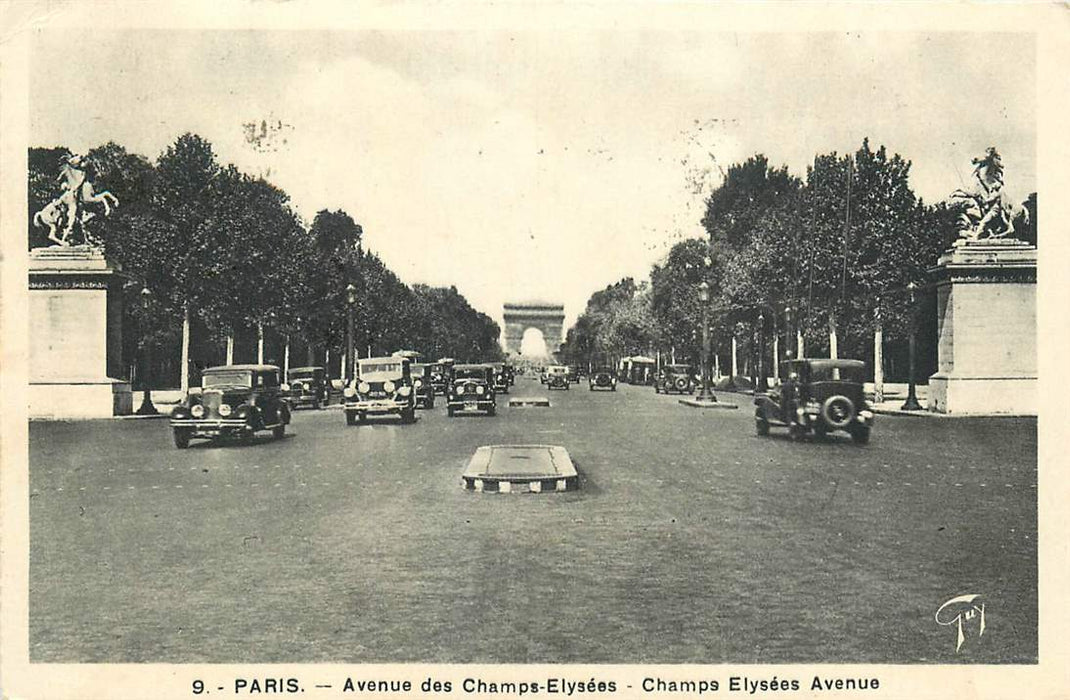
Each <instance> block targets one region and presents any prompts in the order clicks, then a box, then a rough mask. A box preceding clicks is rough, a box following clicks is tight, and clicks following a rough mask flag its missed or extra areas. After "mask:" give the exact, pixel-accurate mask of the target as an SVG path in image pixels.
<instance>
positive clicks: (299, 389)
mask: <svg viewBox="0 0 1070 700" xmlns="http://www.w3.org/2000/svg"><path fill="white" fill-rule="evenodd" d="M282 393H283V395H284V396H285V397H286V399H287V400H288V401H289V402H290V405H291V406H294V407H298V406H306V405H307V406H311V407H312V408H319V407H320V406H321V405H326V404H327V403H328V402H329V400H330V394H329V393H328V388H327V379H326V372H325V371H324V369H323V368H322V367H291V368H290V371H289V372H288V373H287V377H286V383H285V384H283V385H282Z"/></svg>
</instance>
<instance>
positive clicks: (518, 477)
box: [461, 445, 579, 493]
mask: <svg viewBox="0 0 1070 700" xmlns="http://www.w3.org/2000/svg"><path fill="white" fill-rule="evenodd" d="M461 485H462V486H463V487H464V488H465V489H467V490H469V491H476V492H479V493H547V492H558V491H573V490H575V489H577V488H578V487H579V475H578V474H577V473H576V467H575V466H574V465H573V464H572V459H571V458H570V457H569V456H568V451H567V450H566V449H565V448H564V447H561V446H560V445H484V446H483V447H480V448H479V449H477V450H476V452H475V454H473V455H472V459H471V460H469V462H468V467H467V468H466V469H465V470H464V474H462V475H461Z"/></svg>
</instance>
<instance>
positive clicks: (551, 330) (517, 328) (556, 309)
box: [503, 302, 565, 355]
mask: <svg viewBox="0 0 1070 700" xmlns="http://www.w3.org/2000/svg"><path fill="white" fill-rule="evenodd" d="M503 311H504V313H503V316H504V320H505V353H506V354H507V355H516V354H519V353H520V341H521V340H523V338H524V331H526V330H527V329H529V328H538V329H539V331H541V332H542V337H543V340H545V341H546V351H547V352H549V353H550V354H553V353H555V352H557V351H558V349H559V348H560V347H561V342H562V341H563V340H564V338H563V337H562V330H563V328H564V324H565V307H564V306H563V305H561V304H549V303H544V302H527V303H508V304H505V306H504V307H503Z"/></svg>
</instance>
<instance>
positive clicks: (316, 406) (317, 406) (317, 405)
mask: <svg viewBox="0 0 1070 700" xmlns="http://www.w3.org/2000/svg"><path fill="white" fill-rule="evenodd" d="M312 408H313V409H315V410H317V411H318V410H320V401H319V399H313V400H312Z"/></svg>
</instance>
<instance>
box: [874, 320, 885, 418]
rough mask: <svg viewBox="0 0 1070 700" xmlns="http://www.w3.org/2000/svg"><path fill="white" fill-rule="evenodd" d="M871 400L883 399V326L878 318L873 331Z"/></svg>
mask: <svg viewBox="0 0 1070 700" xmlns="http://www.w3.org/2000/svg"><path fill="white" fill-rule="evenodd" d="M873 400H874V401H875V402H876V403H880V402H882V401H884V328H883V326H882V324H881V321H880V319H879V318H878V319H877V327H876V329H875V330H874V331H873Z"/></svg>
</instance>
